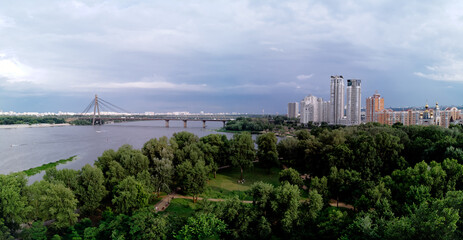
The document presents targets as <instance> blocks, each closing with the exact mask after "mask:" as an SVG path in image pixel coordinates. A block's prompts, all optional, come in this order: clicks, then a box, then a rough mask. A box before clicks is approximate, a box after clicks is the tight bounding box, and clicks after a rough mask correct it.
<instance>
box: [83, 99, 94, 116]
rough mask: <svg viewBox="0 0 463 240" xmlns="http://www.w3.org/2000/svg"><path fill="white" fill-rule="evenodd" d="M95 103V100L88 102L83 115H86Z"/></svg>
mask: <svg viewBox="0 0 463 240" xmlns="http://www.w3.org/2000/svg"><path fill="white" fill-rule="evenodd" d="M94 104H95V101H94V100H92V101H90V104H88V106H87V107H86V108H85V109H84V111H83V112H82V113H81V115H84V113H88V111H89V110H90V108H91V107H93V105H94Z"/></svg>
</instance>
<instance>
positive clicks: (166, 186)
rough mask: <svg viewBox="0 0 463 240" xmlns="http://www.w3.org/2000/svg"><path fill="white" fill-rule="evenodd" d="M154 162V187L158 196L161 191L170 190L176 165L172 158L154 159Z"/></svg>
mask: <svg viewBox="0 0 463 240" xmlns="http://www.w3.org/2000/svg"><path fill="white" fill-rule="evenodd" d="M153 163H154V164H153V165H154V167H153V174H154V187H155V190H156V192H157V196H159V195H160V193H161V191H165V192H168V191H170V186H171V185H172V180H173V177H174V166H173V165H172V160H170V159H168V158H163V159H160V160H159V159H154V160H153Z"/></svg>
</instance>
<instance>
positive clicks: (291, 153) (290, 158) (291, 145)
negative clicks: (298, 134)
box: [277, 137, 299, 167]
mask: <svg viewBox="0 0 463 240" xmlns="http://www.w3.org/2000/svg"><path fill="white" fill-rule="evenodd" d="M298 143H299V140H297V139H296V138H294V137H286V138H284V139H282V140H281V141H280V142H279V143H278V144H277V150H278V156H279V157H280V158H281V163H282V164H284V165H286V166H288V167H290V166H294V165H295V164H296V159H297V148H298Z"/></svg>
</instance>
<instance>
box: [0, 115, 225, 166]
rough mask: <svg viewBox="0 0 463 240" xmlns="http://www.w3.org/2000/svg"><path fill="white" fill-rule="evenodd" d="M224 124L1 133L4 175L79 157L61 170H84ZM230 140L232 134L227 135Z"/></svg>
mask: <svg viewBox="0 0 463 240" xmlns="http://www.w3.org/2000/svg"><path fill="white" fill-rule="evenodd" d="M220 127H222V122H207V126H206V129H203V128H202V122H193V121H191V122H188V128H183V122H182V121H170V127H169V128H166V127H165V125H164V121H145V122H127V123H119V124H110V125H102V126H64V127H44V128H13V129H0V174H7V173H10V172H17V171H22V170H26V169H29V168H32V167H37V166H40V165H42V164H44V163H48V162H54V161H57V160H60V159H65V158H69V157H70V156H74V155H77V158H76V159H75V160H74V161H72V162H69V163H66V164H63V165H59V166H58V168H73V169H80V168H81V167H82V166H84V165H85V164H87V163H90V164H93V162H94V161H95V160H96V159H97V158H98V157H99V156H101V154H102V153H103V151H105V150H107V149H117V148H119V147H120V146H121V145H123V144H130V145H132V146H133V147H134V148H137V149H140V148H141V147H143V144H144V143H145V142H147V141H148V140H149V139H151V138H159V137H162V136H167V137H171V136H172V134H174V133H176V132H181V131H188V132H191V133H194V134H196V135H197V136H199V137H202V136H205V135H208V134H211V133H217V132H215V131H213V130H214V129H218V128H220ZM226 135H227V136H228V137H229V138H230V137H231V136H232V134H229V133H226Z"/></svg>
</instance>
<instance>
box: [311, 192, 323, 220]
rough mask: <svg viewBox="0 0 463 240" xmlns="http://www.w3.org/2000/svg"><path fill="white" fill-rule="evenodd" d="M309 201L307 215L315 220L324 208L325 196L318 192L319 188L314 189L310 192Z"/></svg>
mask: <svg viewBox="0 0 463 240" xmlns="http://www.w3.org/2000/svg"><path fill="white" fill-rule="evenodd" d="M307 203H308V211H307V216H308V217H309V219H310V220H311V221H315V219H316V218H317V217H318V215H319V213H320V211H321V210H322V208H323V198H322V196H321V195H320V194H319V193H318V192H317V190H313V191H310V192H309V199H308V201H307Z"/></svg>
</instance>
